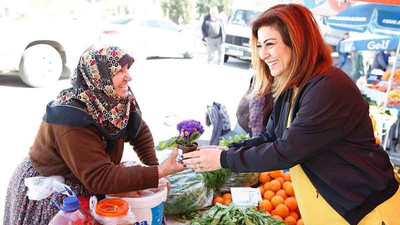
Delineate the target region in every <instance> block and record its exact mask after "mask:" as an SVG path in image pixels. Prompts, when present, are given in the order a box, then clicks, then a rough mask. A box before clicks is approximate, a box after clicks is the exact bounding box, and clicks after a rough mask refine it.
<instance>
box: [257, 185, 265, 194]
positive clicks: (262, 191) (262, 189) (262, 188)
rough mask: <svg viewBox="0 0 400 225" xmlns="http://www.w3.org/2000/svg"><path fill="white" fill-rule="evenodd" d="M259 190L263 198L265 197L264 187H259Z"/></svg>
mask: <svg viewBox="0 0 400 225" xmlns="http://www.w3.org/2000/svg"><path fill="white" fill-rule="evenodd" d="M258 190H260V194H261V197H263V196H264V192H265V190H264V186H263V185H260V186H258Z"/></svg>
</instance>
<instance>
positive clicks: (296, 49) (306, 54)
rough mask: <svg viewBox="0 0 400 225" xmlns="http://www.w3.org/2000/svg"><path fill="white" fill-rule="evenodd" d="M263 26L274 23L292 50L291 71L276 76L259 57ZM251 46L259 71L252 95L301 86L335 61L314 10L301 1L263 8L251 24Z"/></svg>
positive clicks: (254, 65) (256, 68) (275, 95)
mask: <svg viewBox="0 0 400 225" xmlns="http://www.w3.org/2000/svg"><path fill="white" fill-rule="evenodd" d="M264 26H272V27H274V28H275V29H276V30H277V31H278V32H279V33H280V35H281V37H282V40H283V42H284V43H285V45H287V46H288V47H289V48H290V49H291V51H292V60H291V64H290V66H289V68H288V71H286V72H285V73H284V74H282V75H281V76H277V77H273V76H272V75H271V73H270V71H269V68H268V66H267V64H266V63H265V62H264V61H263V60H261V59H260V56H259V51H258V48H257V42H258V35H257V32H258V29H260V28H261V27H264ZM251 48H252V66H253V68H254V69H255V71H256V79H255V87H254V90H253V92H252V93H251V95H253V96H262V95H265V94H266V93H267V92H268V91H269V90H270V89H271V91H272V93H273V96H274V97H277V96H279V95H281V94H282V93H283V92H284V91H286V90H287V89H288V88H292V87H299V88H300V87H302V86H303V85H304V84H305V83H306V82H307V81H308V80H309V79H310V78H312V77H313V76H315V75H318V74H321V73H323V72H325V71H327V70H328V69H329V67H331V66H332V62H333V61H332V57H331V51H330V49H329V48H328V46H327V45H326V44H325V42H324V40H323V38H322V35H321V33H320V30H319V27H318V24H317V22H316V21H315V19H314V17H313V15H312V13H311V12H310V10H308V9H307V8H306V7H304V6H302V5H299V4H280V5H275V6H273V7H271V8H269V9H268V10H267V11H265V12H263V13H262V14H261V15H260V16H259V17H258V18H257V19H256V20H255V21H254V22H253V24H252V37H251Z"/></svg>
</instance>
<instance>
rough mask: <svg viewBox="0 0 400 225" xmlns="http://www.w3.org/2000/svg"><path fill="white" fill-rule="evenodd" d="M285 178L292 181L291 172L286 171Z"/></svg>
mask: <svg viewBox="0 0 400 225" xmlns="http://www.w3.org/2000/svg"><path fill="white" fill-rule="evenodd" d="M283 179H285V181H292V178H291V177H290V172H286V173H284V174H283Z"/></svg>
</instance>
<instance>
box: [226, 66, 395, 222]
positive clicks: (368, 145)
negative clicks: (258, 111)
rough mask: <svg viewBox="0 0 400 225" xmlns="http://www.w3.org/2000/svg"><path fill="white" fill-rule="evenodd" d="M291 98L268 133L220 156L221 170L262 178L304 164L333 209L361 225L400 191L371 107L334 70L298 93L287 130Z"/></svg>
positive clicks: (281, 101) (278, 106)
mask: <svg viewBox="0 0 400 225" xmlns="http://www.w3.org/2000/svg"><path fill="white" fill-rule="evenodd" d="M290 92H291V90H288V91H286V92H285V93H284V94H282V95H281V96H280V97H278V98H277V100H276V101H275V105H274V110H273V112H272V114H271V116H270V119H269V121H268V124H267V130H266V132H262V133H261V135H260V137H258V138H255V139H251V140H248V141H245V142H244V143H239V144H236V145H234V146H233V147H231V148H230V149H229V151H224V152H223V153H222V154H221V165H222V167H224V168H229V169H231V170H232V171H233V172H261V171H271V170H277V169H284V168H290V167H292V166H295V165H297V164H300V165H301V167H302V168H303V170H304V172H305V173H306V175H307V176H308V178H309V179H310V181H311V182H312V184H313V185H314V186H315V187H316V189H317V190H318V192H319V193H320V194H321V195H322V196H323V197H324V199H325V200H326V201H327V202H328V203H329V204H330V205H331V206H332V208H334V209H335V210H336V211H337V212H338V213H339V214H340V215H342V216H343V217H344V218H345V219H346V220H347V221H348V222H349V223H350V224H357V223H358V222H359V221H360V220H361V219H362V218H363V217H364V216H365V215H366V214H368V213H369V212H370V211H372V210H373V209H374V208H375V207H376V206H377V205H379V204H381V203H382V202H384V201H385V200H387V199H389V198H390V197H391V196H393V195H394V193H395V192H396V191H397V189H398V187H399V185H398V183H397V182H396V180H395V178H394V175H393V168H392V165H391V163H390V160H389V157H388V155H387V153H386V152H385V151H384V150H383V149H382V147H380V146H379V145H377V144H375V138H374V134H373V128H372V124H371V120H370V118H369V106H368V103H367V101H366V100H365V99H363V97H362V96H361V93H360V91H359V90H358V88H357V87H356V86H355V85H354V83H353V81H352V80H351V79H350V78H349V76H347V75H346V74H345V73H344V72H343V71H341V70H339V69H337V68H335V67H332V68H331V69H330V70H329V71H328V72H326V73H325V74H323V75H318V76H315V77H313V78H312V79H310V80H309V81H308V82H307V83H306V84H305V85H304V87H302V88H301V89H300V90H299V92H298V94H297V96H296V98H295V99H294V103H293V110H292V117H291V118H292V122H291V126H290V127H289V128H286V124H287V118H288V113H289V105H290Z"/></svg>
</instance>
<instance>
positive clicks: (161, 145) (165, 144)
mask: <svg viewBox="0 0 400 225" xmlns="http://www.w3.org/2000/svg"><path fill="white" fill-rule="evenodd" d="M175 145H176V137H173V138H170V139H168V140H166V141H160V142H159V143H158V145H157V146H156V150H158V151H161V150H164V149H166V148H169V147H173V146H175Z"/></svg>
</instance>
